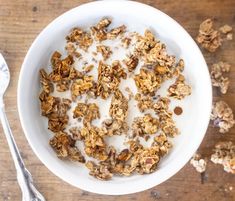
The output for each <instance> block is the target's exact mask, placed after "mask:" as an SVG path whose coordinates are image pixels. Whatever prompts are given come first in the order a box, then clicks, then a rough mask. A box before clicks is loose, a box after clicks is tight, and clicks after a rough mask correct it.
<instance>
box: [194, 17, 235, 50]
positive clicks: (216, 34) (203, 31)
mask: <svg viewBox="0 0 235 201" xmlns="http://www.w3.org/2000/svg"><path fill="white" fill-rule="evenodd" d="M222 35H226V40H232V39H233V35H232V27H231V26H229V25H227V24H226V25H224V26H222V27H220V28H219V29H218V30H215V29H214V26H213V20H212V19H206V20H205V21H203V22H202V23H201V24H200V27H199V33H198V36H197V42H198V43H199V44H201V46H202V47H203V48H205V49H206V50H208V51H209V52H215V51H216V50H217V49H218V48H219V47H220V46H221V45H222V41H223V40H224V38H223V36H222Z"/></svg>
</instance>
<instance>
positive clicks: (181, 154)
mask: <svg viewBox="0 0 235 201" xmlns="http://www.w3.org/2000/svg"><path fill="white" fill-rule="evenodd" d="M103 16H110V17H112V18H113V19H114V25H115V23H117V24H120V23H124V24H126V25H127V26H128V27H129V26H130V27H132V28H134V29H135V30H137V31H142V30H143V28H151V29H152V30H154V31H155V32H156V33H157V36H158V37H159V38H160V39H161V40H162V41H163V42H165V44H166V45H167V49H168V50H169V51H170V52H172V53H173V54H174V55H176V56H177V57H180V58H183V59H184V60H185V64H186V67H185V71H184V72H185V75H186V79H187V81H188V82H189V83H190V85H191V86H192V95H191V96H189V97H187V98H186V99H185V100H184V102H183V108H184V112H183V115H181V116H179V117H178V118H177V126H178V127H179V128H180V130H181V134H180V135H179V136H177V137H176V138H175V140H174V148H173V149H172V151H171V152H170V154H168V155H167V156H166V157H165V158H164V159H163V160H162V161H161V163H160V165H159V169H158V170H157V171H156V172H154V173H152V174H149V175H134V176H131V177H114V178H113V179H112V180H110V181H99V180H97V179H94V178H92V177H91V176H89V175H88V170H87V169H86V168H84V167H83V166H82V165H79V164H74V163H71V162H64V161H61V160H60V159H58V158H57V157H56V155H55V153H54V151H53V150H52V149H51V147H50V146H49V145H48V141H49V139H50V137H51V136H50V135H49V134H48V133H49V131H48V130H47V125H46V123H45V121H44V120H43V117H41V115H40V108H39V101H38V95H39V91H40V84H39V76H38V72H39V69H40V68H42V67H45V66H47V65H48V61H49V60H50V56H51V54H52V52H53V51H55V50H61V49H62V48H63V47H64V41H65V40H64V37H65V36H66V35H67V34H68V32H69V30H70V29H71V28H72V27H74V26H82V27H87V26H91V25H92V24H94V23H95V22H97V21H98V20H99V19H100V18H102V17H103ZM17 101H18V110H19V115H20V120H21V124H22V127H23V130H24V132H25V135H26V138H27V140H28V142H29V144H30V145H31V147H32V149H33V151H34V152H35V154H36V155H37V156H38V158H39V159H40V160H41V161H42V162H43V163H44V164H45V166H46V167H47V168H48V169H50V170H51V171H52V172H53V173H54V174H55V175H57V176H58V177H60V178H61V179H63V180H64V181H66V182H68V183H70V184H72V185H74V186H76V187H78V188H80V189H83V190H86V191H90V192H94V193H100V194H109V195H121V194H128V193H135V192H139V191H143V190H146V189H148V188H151V187H153V186H156V185H158V184H160V183H162V182H164V181H165V180H167V179H169V178H170V177H171V176H173V175H174V174H176V173H177V172H178V171H179V170H180V169H181V168H182V167H183V166H184V165H185V164H186V163H187V162H188V160H189V159H190V157H191V156H192V155H193V154H194V152H195V151H196V150H197V148H198V147H199V145H200V143H201V141H202V139H203V137H204V135H205V133H206V130H207V126H208V122H209V116H210V111H211V102H212V91H211V82H210V78H209V73H208V69H207V65H206V63H205V60H204V58H203V56H202V54H201V52H200V50H199V48H198V46H197V45H196V43H195V42H194V41H193V39H192V38H191V37H190V35H189V34H188V33H187V32H186V31H185V30H184V29H183V28H182V27H181V26H180V25H179V24H178V23H177V22H176V21H174V20H173V19H172V18H170V17H169V16H167V15H166V14H164V13H162V12H161V11H159V10H157V9H155V8H153V7H150V6H147V5H145V4H141V3H136V2H132V1H97V2H92V3H88V4H84V5H82V6H79V7H77V8H74V9H72V10H70V11H68V12H66V13H64V14H63V15H61V16H60V17H58V18H57V19H55V20H54V21H53V22H51V23H50V24H49V25H48V26H47V27H46V28H45V29H44V30H43V31H42V32H41V33H40V34H39V36H38V37H37V38H36V40H35V41H34V42H33V44H32V46H31V47H30V49H29V51H28V53H27V55H26V57H25V60H24V62H23V65H22V68H21V72H20V77H19V85H18V100H17ZM175 104H179V102H177V101H176V102H175Z"/></svg>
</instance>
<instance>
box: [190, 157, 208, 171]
mask: <svg viewBox="0 0 235 201" xmlns="http://www.w3.org/2000/svg"><path fill="white" fill-rule="evenodd" d="M190 164H191V165H192V166H193V167H194V168H195V169H196V171H197V172H199V173H203V172H205V171H206V165H207V162H206V160H205V159H203V158H201V156H200V155H199V154H195V155H194V156H193V158H192V159H191V160H190Z"/></svg>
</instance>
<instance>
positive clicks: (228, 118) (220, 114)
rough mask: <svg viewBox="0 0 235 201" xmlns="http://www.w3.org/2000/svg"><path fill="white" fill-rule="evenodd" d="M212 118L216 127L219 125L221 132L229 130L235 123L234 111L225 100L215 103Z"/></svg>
mask: <svg viewBox="0 0 235 201" xmlns="http://www.w3.org/2000/svg"><path fill="white" fill-rule="evenodd" d="M211 120H213V121H214V125H215V126H216V127H219V132H220V133H226V132H228V131H229V129H231V128H232V127H233V126H234V124H235V120H234V116H233V111H232V109H231V108H230V107H229V105H228V104H227V103H226V102H224V101H218V102H216V103H214V104H213V108H212V113H211Z"/></svg>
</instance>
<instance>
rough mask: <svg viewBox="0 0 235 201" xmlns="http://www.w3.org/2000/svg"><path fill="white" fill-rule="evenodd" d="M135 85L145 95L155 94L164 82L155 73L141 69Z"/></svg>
mask: <svg viewBox="0 0 235 201" xmlns="http://www.w3.org/2000/svg"><path fill="white" fill-rule="evenodd" d="M134 80H135V84H136V86H137V88H138V90H139V91H140V92H142V93H143V94H144V95H148V94H149V95H151V96H153V95H154V94H155V91H156V90H157V89H158V88H159V87H160V85H161V83H162V80H161V77H159V76H157V75H156V74H155V73H154V72H153V71H150V70H147V69H140V73H139V74H137V75H135V77H134Z"/></svg>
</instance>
